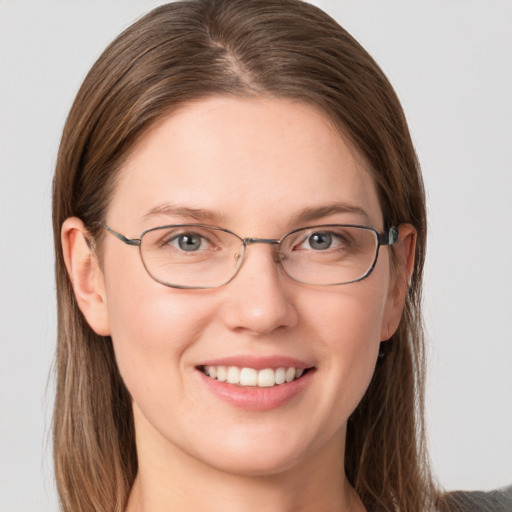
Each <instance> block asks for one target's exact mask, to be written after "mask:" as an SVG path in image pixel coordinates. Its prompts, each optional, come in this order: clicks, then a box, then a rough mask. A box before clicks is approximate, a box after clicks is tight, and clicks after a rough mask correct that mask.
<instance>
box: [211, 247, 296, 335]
mask: <svg viewBox="0 0 512 512" xmlns="http://www.w3.org/2000/svg"><path fill="white" fill-rule="evenodd" d="M223 288H224V290H223V292H224V293H225V294H226V300H225V301H224V302H223V305H222V313H221V315H222V319H223V321H224V323H225V325H226V326H227V327H228V328H229V329H233V330H238V331H245V332H248V333H252V334H254V335H263V334H269V333H271V332H273V331H275V330H276V329H280V328H281V329H282V328H285V327H293V326H294V325H296V323H297V321H298V312H297V309H296V305H295V301H294V294H295V293H296V291H297V290H296V288H297V283H295V282H294V281H292V280H291V279H290V278H289V277H288V276H286V275H285V273H284V272H282V271H281V269H280V268H279V266H278V264H277V263H276V261H275V249H274V247H272V245H269V244H267V243H262V244H260V243H254V244H253V243H251V244H249V245H248V246H247V247H246V254H245V258H244V262H243V264H242V266H241V268H240V270H239V272H238V274H237V275H236V276H235V278H234V279H233V280H232V281H231V282H230V283H228V284H227V285H225V286H224V287H223Z"/></svg>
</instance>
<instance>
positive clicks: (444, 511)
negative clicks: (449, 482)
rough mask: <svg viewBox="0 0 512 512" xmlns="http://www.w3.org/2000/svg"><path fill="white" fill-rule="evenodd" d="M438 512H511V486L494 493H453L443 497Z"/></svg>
mask: <svg viewBox="0 0 512 512" xmlns="http://www.w3.org/2000/svg"><path fill="white" fill-rule="evenodd" d="M438 510H439V512H512V486H510V487H506V488H504V489H499V490H496V491H490V492H483V491H470V492H467V491H454V492H449V493H446V494H445V495H443V497H442V498H441V500H440V502H439V509H438Z"/></svg>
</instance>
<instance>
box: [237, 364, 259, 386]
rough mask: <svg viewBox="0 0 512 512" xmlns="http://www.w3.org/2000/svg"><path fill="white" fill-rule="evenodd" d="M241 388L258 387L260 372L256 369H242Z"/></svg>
mask: <svg viewBox="0 0 512 512" xmlns="http://www.w3.org/2000/svg"><path fill="white" fill-rule="evenodd" d="M240 385H241V386H257V385H258V372H257V371H256V370H255V369H254V368H242V371H241V372H240Z"/></svg>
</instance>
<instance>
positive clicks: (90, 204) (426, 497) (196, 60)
mask: <svg viewBox="0 0 512 512" xmlns="http://www.w3.org/2000/svg"><path fill="white" fill-rule="evenodd" d="M214 94H235V95H239V96H258V95H260V96H268V97H286V98H293V99H295V100H298V101H304V102H307V103H309V104H312V105H316V106H317V107H319V108H320V109H321V110H322V111H323V112H324V113H325V114H326V115H328V116H329V117H330V118H331V119H332V120H333V121H334V122H335V123H336V125H337V126H338V127H339V128H340V130H341V132H342V133H343V134H344V136H345V137H347V138H349V139H350V140H351V141H352V143H353V144H354V145H355V147H357V148H358V150H359V152H360V153H361V154H362V155H363V156H364V158H365V159H366V162H367V163H368V165H369V167H370V169H371V172H372V174H373V177H374V179H375V182H376V184H377V187H378V191H379V196H380V202H381V207H382V211H383V215H384V219H385V222H386V224H387V226H385V227H389V226H391V225H397V224H400V223H402V222H408V223H411V224H413V225H414V226H415V228H416V229H417V246H416V262H415V268H414V272H413V275H412V279H411V283H410V287H409V290H408V296H407V300H406V305H405V310H404V314H403V317H402V320H401V323H400V326H399V328H398V331H397V332H396V333H395V334H394V335H393V337H392V338H391V339H390V340H389V341H388V342H387V343H386V345H385V356H384V357H383V358H382V359H380V360H379V363H378V364H377V367H376V370H375V374H374V377H373V380H372V382H371V384H370V387H369V389H368V391H367V393H366V395H365V396H364V398H363V400H362V402H361V403H360V404H359V406H358V407H357V409H356V411H355V412H354V413H353V415H352V416H351V418H350V420H349V424H348V433H347V449H346V460H345V468H346V472H347V476H348V478H349V480H350V482H351V483H352V484H353V485H354V486H355V488H356V490H357V492H358V494H359V495H360V497H361V499H362V501H363V503H364V504H365V506H366V507H367V508H368V509H369V510H384V511H392V510H393V511H398V510H401V511H413V510H414V511H420V510H427V509H429V508H430V507H431V505H432V502H433V500H434V499H435V491H434V486H433V485H432V481H431V477H430V472H429V465H428V461H427V457H426V452H425V443H424V430H423V425H424V420H423V391H424V368H425V364H424V340H423V329H422V318H421V311H420V303H421V278H422V270H423V262H424V250H425V239H426V221H425V198H424V191H423V184H422V179H421V174H420V171H419V166H418V162H417V159H416V155H415V152H414V148H413V145H412V142H411V137H410V135H409V131H408V128H407V124H406V121H405V118H404V114H403V112H402V109H401V107H400V104H399V101H398V99H397V97H396V95H395V93H394V91H393V89H392V87H391V85H390V84H389V82H388V80H387V79H386V77H385V76H384V74H383V72H382V71H381V70H380V68H379V67H378V66H377V64H376V63H375V62H374V60H373V59H372V58H371V57H370V56H369V55H368V53H367V52H366V51H365V50H364V49H363V48H362V47H361V46H360V45H359V44H358V43H357V42H356V41H355V40H354V39H353V38H352V37H351V36H350V35H349V34H348V33H347V32H346V31H345V30H344V29H343V28H341V27H340V26H339V25H338V24H337V23H336V22H335V21H334V20H333V19H332V18H330V17H329V16H328V15H326V14H325V13H324V12H322V11H321V10H320V9H318V8H316V7H314V6H311V5H309V4H306V3H303V2H300V1H299V0H210V1H208V0H190V1H185V2H176V3H171V4H167V5H163V6H160V7H158V8H156V9H154V10H153V11H151V12H150V13H149V14H147V15H146V16H145V17H143V18H142V19H140V20H139V21H137V22H136V23H135V24H133V25H132V26H131V27H129V28H128V29H127V30H125V31H124V32H123V33H122V34H121V35H120V36H119V37H118V38H117V39H116V40H115V41H114V42H113V43H112V44H111V45H110V46H109V47H108V48H107V49H106V50H105V52H104V53H103V54H102V55H101V57H100V58H99V59H98V61H97V62H96V63H95V64H94V66H93V67H92V69H91V71H90V72H89V74H88V75H87V77H86V79H85V81H84V83H83V85H82V87H81V88H80V90H79V92H78V95H77V97H76V99H75V102H74V104H73V107H72V109H71V111H70V114H69V117H68V119H67V122H66V125H65V128H64V132H63V136H62V142H61V146H60V150H59V155H58V161H57V167H56V172H55V178H54V188H53V224H54V234H55V251H56V274H57V291H58V348H57V364H56V370H57V398H56V404H55V413H54V434H53V436H54V437H53V439H54V458H55V468H56V478H57V485H58V491H59V495H60V499H61V503H62V507H63V509H64V510H65V511H68V512H71V511H72V512H80V511H90V510H97V511H103V510H104V511H107V510H109V511H110V510H115V511H119V512H120V511H122V510H123V509H124V507H125V504H126V500H127V498H128V495H129V491H130V487H131V485H132V483H133V480H134V478H135V475H136V472H137V455H136V448H135V440H134V425H133V419H132V413H131V403H130V396H129V394H128V391H127V390H126V388H125V386H124V384H123V382H122V380H121V377H120V375H119V373H118V370H117V366H116V361H115V357H114V353H113V349H112V343H111V340H110V339H109V338H103V337H101V336H98V335H96V334H95V333H94V332H93V331H92V329H91V328H90V327H89V326H88V325H87V323H86V321H85V320H84V317H83V316H82V314H81V312H80V311H79V309H78V307H77V304H76V301H75V298H74V295H73V290H72V287H71V284H70V281H69V278H68V275H67V273H66V270H65V266H64V262H63V257H62V247H61V242H60V230H61V226H62V223H63V221H64V220H65V219H66V218H67V217H71V216H77V217H80V218H81V219H82V220H83V221H84V223H85V225H86V227H87V228H88V229H89V230H90V233H91V235H92V236H93V237H99V233H98V232H97V230H96V228H95V226H97V225H98V222H100V221H102V220H103V219H104V217H105V212H106V209H107V207H108V204H109V198H110V196H111V194H112V190H113V187H114V186H115V179H116V173H117V172H118V171H119V169H120V167H121V166H122V164H123V161H124V159H125V158H126V157H127V155H128V154H129V152H130V150H131V149H132V148H133V146H134V144H135V142H136V141H137V140H138V139H139V138H140V137H141V135H142V134H143V133H144V132H145V131H146V130H147V129H148V128H149V127H151V126H152V125H153V123H155V121H156V120H158V119H160V118H162V117H163V116H165V115H167V114H168V113H169V112H171V111H173V109H176V108H177V107H178V106H180V105H182V104H183V103H184V102H187V101H193V100H196V99H198V98H201V97H205V96H210V95H214Z"/></svg>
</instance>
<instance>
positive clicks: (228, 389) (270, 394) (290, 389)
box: [197, 369, 315, 411]
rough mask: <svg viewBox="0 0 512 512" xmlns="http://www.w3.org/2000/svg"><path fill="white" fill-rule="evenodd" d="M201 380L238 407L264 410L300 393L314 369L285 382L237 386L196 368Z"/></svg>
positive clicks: (309, 380) (275, 406) (308, 381)
mask: <svg viewBox="0 0 512 512" xmlns="http://www.w3.org/2000/svg"><path fill="white" fill-rule="evenodd" d="M197 372H198V373H199V375H200V377H201V379H202V382H203V383H204V384H205V385H206V386H207V388H208V389H209V390H210V391H211V392H212V393H213V394H215V395H216V396H217V397H219V398H220V399H221V400H224V401H225V402H228V403H229V404H231V405H234V406H236V407H238V408H240V409H248V410H253V411H266V410H270V409H275V408H277V407H280V406H282V405H284V404H285V403H287V402H289V401H290V400H292V399H293V398H294V397H296V396H297V395H299V394H300V393H302V392H303V391H304V390H305V388H306V387H307V386H308V385H309V384H310V382H311V380H312V378H313V374H314V373H315V372H314V370H312V369H311V370H309V371H308V372H307V373H305V374H304V375H303V376H302V377H300V378H299V379H297V380H294V381H292V382H287V383H285V384H277V385H275V386H272V387H268V388H260V387H256V386H237V385H236V384H229V383H227V382H220V381H218V380H217V379H212V378H211V377H208V376H206V375H205V374H204V373H203V372H202V371H201V370H197Z"/></svg>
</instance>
